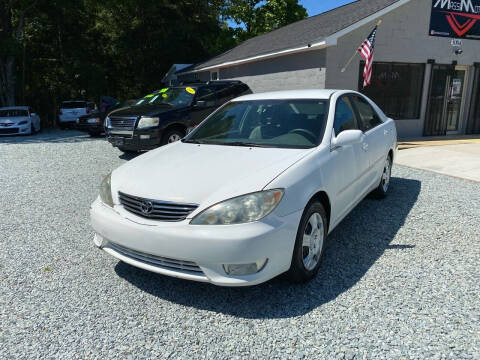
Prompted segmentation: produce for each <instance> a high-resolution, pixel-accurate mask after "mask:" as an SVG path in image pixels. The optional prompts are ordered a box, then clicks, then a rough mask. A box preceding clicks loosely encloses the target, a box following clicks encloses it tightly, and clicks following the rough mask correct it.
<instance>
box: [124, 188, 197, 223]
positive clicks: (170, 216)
mask: <svg viewBox="0 0 480 360" xmlns="http://www.w3.org/2000/svg"><path fill="white" fill-rule="evenodd" d="M118 194H119V197H120V203H121V204H122V205H123V207H124V208H125V210H128V211H130V212H131V213H134V214H136V215H138V216H141V217H144V218H147V219H153V220H161V221H182V220H185V219H186V218H187V216H188V215H189V214H190V213H192V212H193V211H194V210H195V209H196V208H197V207H198V205H194V204H177V203H171V202H165V201H158V200H150V199H144V198H140V197H137V196H132V195H127V194H124V193H122V192H119V193H118Z"/></svg>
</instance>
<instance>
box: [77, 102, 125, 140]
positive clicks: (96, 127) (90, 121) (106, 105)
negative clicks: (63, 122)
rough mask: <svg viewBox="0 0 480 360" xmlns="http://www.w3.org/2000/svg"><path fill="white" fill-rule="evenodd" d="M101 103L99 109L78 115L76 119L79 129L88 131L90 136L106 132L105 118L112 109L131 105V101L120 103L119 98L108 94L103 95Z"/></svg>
mask: <svg viewBox="0 0 480 360" xmlns="http://www.w3.org/2000/svg"><path fill="white" fill-rule="evenodd" d="M100 104H101V105H100V108H99V109H98V110H97V111H93V112H91V113H90V114H87V115H83V116H79V117H78V119H77V121H76V129H77V130H80V131H86V132H88V133H89V134H90V136H98V135H100V134H101V133H103V132H105V118H106V117H107V114H108V113H109V112H110V111H113V110H116V109H120V108H122V107H125V106H129V105H131V104H130V103H123V104H120V103H119V102H118V100H116V99H114V98H111V97H108V96H102V97H101V100H100Z"/></svg>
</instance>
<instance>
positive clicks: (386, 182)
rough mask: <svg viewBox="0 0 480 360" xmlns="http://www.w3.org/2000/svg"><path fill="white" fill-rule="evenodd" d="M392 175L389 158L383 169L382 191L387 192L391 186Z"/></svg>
mask: <svg viewBox="0 0 480 360" xmlns="http://www.w3.org/2000/svg"><path fill="white" fill-rule="evenodd" d="M391 174H392V164H391V162H390V158H389V157H388V158H387V161H386V162H385V167H384V168H383V174H382V189H383V191H384V192H387V190H388V185H389V184H390V176H391Z"/></svg>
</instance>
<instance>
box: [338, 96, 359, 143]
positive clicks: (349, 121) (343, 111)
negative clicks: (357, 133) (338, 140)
mask: <svg viewBox="0 0 480 360" xmlns="http://www.w3.org/2000/svg"><path fill="white" fill-rule="evenodd" d="M354 113H355V112H354V110H353V107H352V105H351V103H350V100H349V99H348V98H347V97H345V96H344V97H342V98H340V99H338V100H337V106H336V108H335V120H334V123H333V129H334V130H335V135H337V136H338V134H340V133H341V132H342V131H345V130H358V125H357V121H356V119H355V115H354Z"/></svg>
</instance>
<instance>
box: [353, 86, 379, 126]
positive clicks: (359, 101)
mask: <svg viewBox="0 0 480 360" xmlns="http://www.w3.org/2000/svg"><path fill="white" fill-rule="evenodd" d="M351 99H352V101H353V104H354V105H355V107H356V108H357V110H358V115H359V116H360V127H361V128H362V130H363V131H368V130H370V129H373V128H374V127H375V126H378V125H380V124H381V123H382V120H380V118H379V116H378V115H377V113H376V111H375V110H373V108H372V107H371V106H370V104H369V103H368V102H367V100H365V99H364V98H362V97H360V96H355V95H352V96H351Z"/></svg>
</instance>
